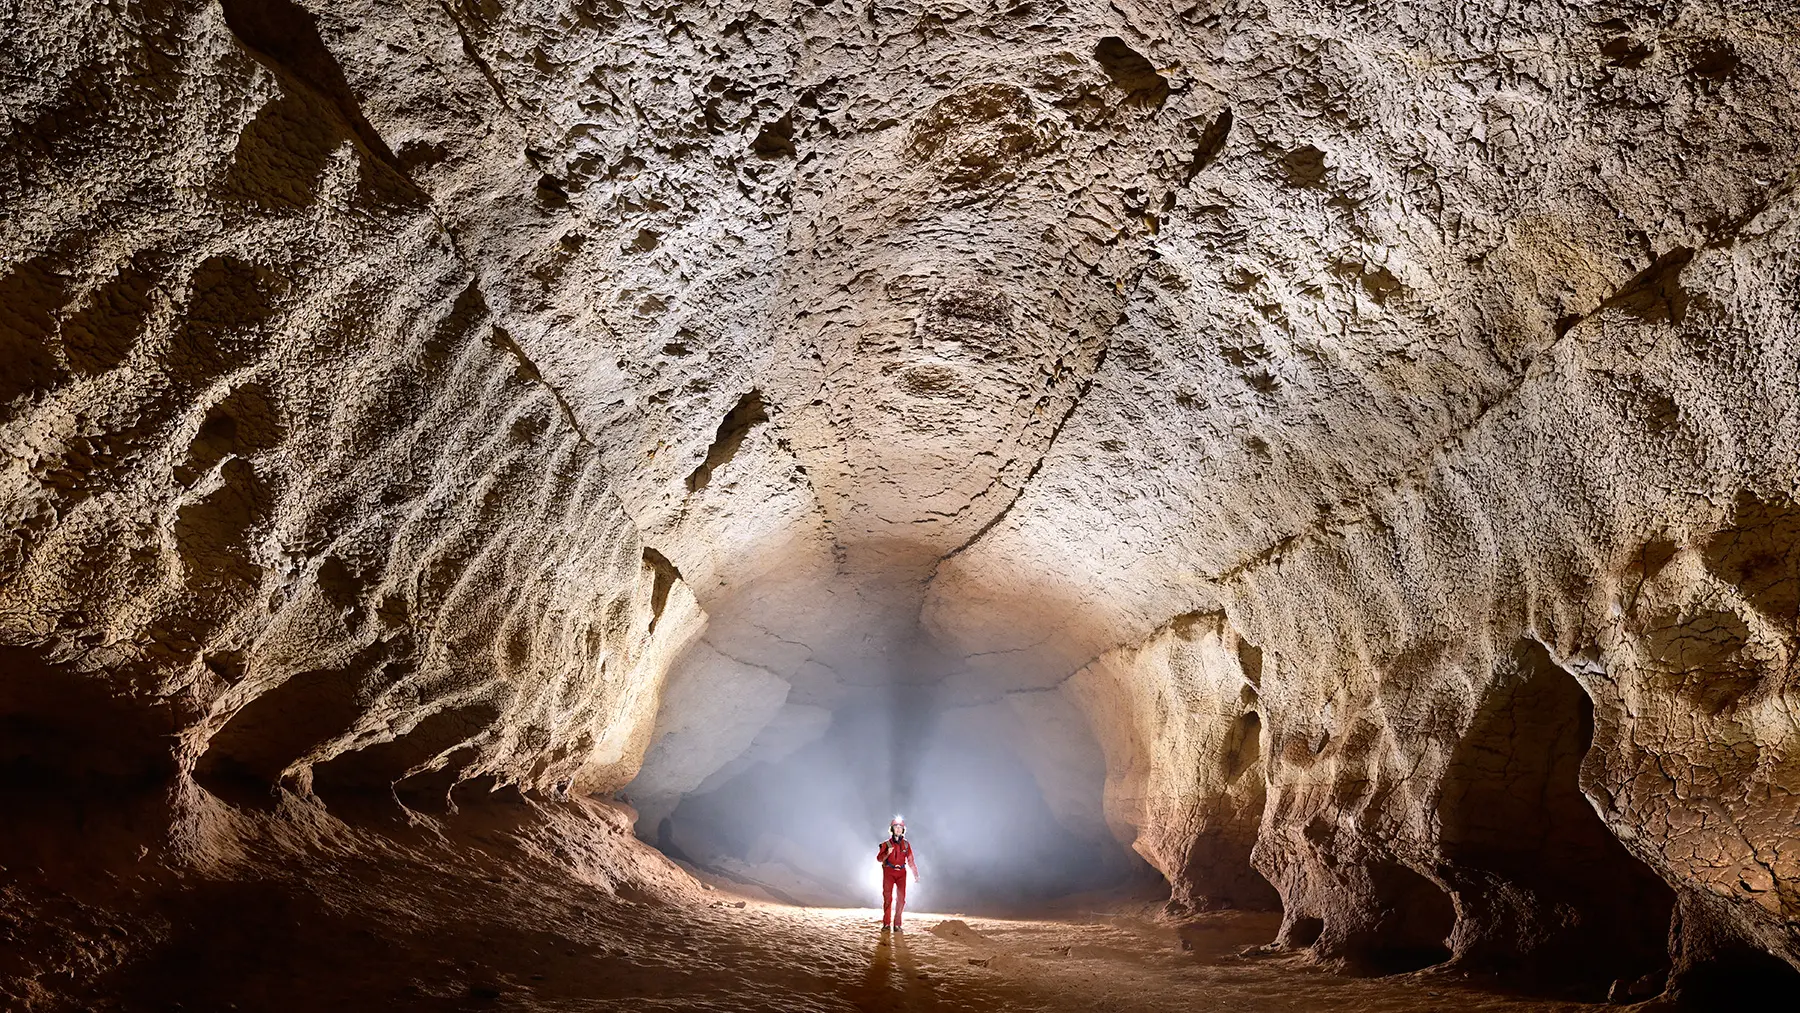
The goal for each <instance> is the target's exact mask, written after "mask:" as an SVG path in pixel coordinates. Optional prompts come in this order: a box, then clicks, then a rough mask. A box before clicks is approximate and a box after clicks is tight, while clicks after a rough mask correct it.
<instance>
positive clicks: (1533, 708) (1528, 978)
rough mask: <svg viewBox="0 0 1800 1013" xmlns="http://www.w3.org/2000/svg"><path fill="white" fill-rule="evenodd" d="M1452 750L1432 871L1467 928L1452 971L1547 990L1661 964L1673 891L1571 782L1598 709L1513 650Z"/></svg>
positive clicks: (1557, 670) (1529, 647)
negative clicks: (1439, 850)
mask: <svg viewBox="0 0 1800 1013" xmlns="http://www.w3.org/2000/svg"><path fill="white" fill-rule="evenodd" d="M1503 667H1504V668H1505V669H1506V670H1507V671H1506V672H1505V678H1504V680H1503V681H1502V682H1501V684H1500V685H1499V687H1498V688H1496V689H1495V690H1494V692H1493V693H1492V694H1490V696H1489V697H1488V698H1487V700H1486V701H1484V703H1483V705H1482V707H1481V708H1480V710H1479V711H1478V712H1477V714H1476V716H1475V720H1474V722H1473V724H1472V725H1471V727H1470V729H1469V732H1468V733H1467V734H1466V735H1465V736H1464V737H1463V739H1462V740H1461V742H1460V743H1459V744H1458V746H1457V748H1456V750H1455V752H1454V753H1453V754H1452V757H1451V762H1450V771H1449V774H1448V776H1447V777H1446V778H1445V783H1444V789H1443V793H1442V796H1441V797H1440V800H1439V803H1438V812H1439V817H1440V819H1441V820H1442V821H1443V852H1444V856H1445V858H1447V859H1448V863H1447V864H1446V866H1445V867H1444V868H1443V869H1442V870H1441V873H1442V875H1443V877H1444V879H1445V881H1446V882H1447V883H1448V884H1449V885H1450V886H1451V887H1452V888H1453V889H1454V890H1455V891H1456V893H1457V894H1458V900H1459V905H1460V907H1461V909H1462V918H1461V919H1460V920H1459V922H1458V924H1457V927H1456V932H1455V934H1454V936H1453V937H1452V939H1451V945H1452V947H1453V948H1454V949H1455V951H1456V956H1457V960H1458V963H1459V964H1460V965H1461V966H1464V967H1468V968H1471V969H1479V970H1486V971H1497V972H1502V973H1506V974H1508V975H1509V976H1511V977H1514V978H1515V979H1517V980H1520V981H1522V982H1526V983H1537V984H1541V985H1545V986H1554V985H1570V984H1578V983H1583V982H1585V983H1588V984H1590V985H1597V986H1598V987H1600V988H1602V989H1603V988H1605V986H1606V984H1607V983H1608V982H1611V981H1614V980H1617V979H1624V980H1636V979H1639V978H1641V977H1643V976H1644V975H1647V974H1653V973H1656V972H1658V971H1659V970H1660V969H1664V968H1666V967H1667V966H1668V956H1667V947H1666V942H1665V940H1666V936H1667V932H1668V925H1669V917H1670V913H1671V911H1672V909H1673V906H1674V901H1675V898H1674V894H1673V892H1672V891H1671V890H1670V889H1669V887H1668V886H1667V885H1666V884H1665V883H1664V882H1663V881H1662V880H1661V879H1660V878H1658V877H1657V876H1656V874H1655V873H1653V872H1651V871H1650V869H1649V868H1648V867H1647V866H1645V865H1644V864H1643V863H1642V862H1640V861H1639V860H1638V859H1637V858H1636V857H1634V856H1633V855H1632V854H1631V853H1630V852H1629V851H1628V850H1626V848H1625V846H1624V845H1623V844H1621V843H1620V842H1619V839H1618V838H1617V837H1615V836H1614V835H1613V833H1612V832H1611V831H1610V830H1608V829H1607V827H1606V824H1605V823H1604V822H1602V820H1601V819H1600V816H1599V814H1598V813H1597V812H1596V811H1595V810H1594V807H1593V805H1592V804H1591V803H1590V802H1589V801H1588V799H1587V797H1586V795H1585V794H1584V793H1583V792H1582V789H1581V785H1580V774H1581V765H1582V761H1583V758H1584V757H1585V756H1586V755H1587V752H1588V749H1589V748H1590V746H1591V745H1592V743H1593V738H1594V707H1593V702H1592V701H1591V700H1590V699H1589V698H1588V696H1587V694H1586V693H1585V692H1584V691H1583V690H1582V688H1581V686H1580V684H1579V683H1577V682H1576V681H1575V678H1574V677H1573V676H1572V675H1570V674H1569V673H1568V672H1566V671H1564V670H1563V669H1562V668H1561V667H1559V666H1558V665H1557V664H1556V663H1555V661H1554V660H1553V659H1552V658H1551V657H1550V655H1549V653H1548V652H1547V651H1546V650H1545V649H1544V647H1543V646H1542V645H1541V644H1538V643H1537V642H1536V641H1532V640H1522V641H1520V642H1519V644H1518V645H1517V646H1516V647H1515V649H1514V651H1513V654H1512V657H1511V658H1510V659H1509V660H1508V661H1507V662H1505V663H1504V666H1503Z"/></svg>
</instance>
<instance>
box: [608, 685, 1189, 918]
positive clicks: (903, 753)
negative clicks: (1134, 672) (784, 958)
mask: <svg viewBox="0 0 1800 1013" xmlns="http://www.w3.org/2000/svg"><path fill="white" fill-rule="evenodd" d="M1086 787H1089V788H1091V789H1093V790H1095V791H1097V790H1098V788H1099V785H1098V784H1094V785H1090V786H1086ZM1088 801H1089V804H1090V805H1091V806H1093V807H1094V808H1098V806H1099V799H1098V798H1094V799H1091V800H1088ZM894 815H903V816H904V817H905V818H906V822H907V828H908V833H907V836H908V839H909V840H911V841H912V843H913V846H914V848H915V849H916V850H917V854H918V860H919V863H920V881H919V882H918V883H916V884H914V885H912V886H911V887H910V888H909V889H910V891H911V892H910V893H909V895H908V906H909V908H910V909H913V910H918V911H965V910H982V911H987V912H990V913H992V912H996V911H1014V912H1017V911H1029V910H1032V909H1034V908H1045V907H1049V906H1051V905H1052V903H1053V902H1055V901H1057V900H1059V899H1061V898H1064V897H1066V896H1067V895H1070V894H1075V893H1082V892H1086V891H1094V890H1103V889H1107V888H1114V889H1121V888H1129V887H1131V886H1138V887H1141V886H1143V885H1144V884H1145V882H1147V881H1151V880H1155V881H1160V880H1159V878H1158V877H1157V876H1156V874H1155V873H1154V871H1153V870H1151V869H1150V868H1149V867H1148V866H1147V865H1145V864H1144V862H1143V860H1142V859H1141V858H1138V857H1137V856H1135V855H1132V854H1130V853H1129V852H1127V851H1126V850H1125V849H1124V848H1123V847H1121V846H1120V845H1119V844H1118V842H1117V841H1116V840H1114V839H1113V838H1112V837H1111V836H1110V835H1106V836H1082V835H1080V834H1078V833H1076V832H1074V831H1072V830H1071V829H1070V828H1069V827H1067V826H1065V825H1064V824H1063V823H1061V822H1059V821H1058V820H1057V818H1056V816H1055V814H1054V813H1052V812H1051V810H1050V809H1049V807H1048V806H1047V804H1046V803H1045V800H1044V793H1043V789H1042V788H1041V787H1040V786H1039V784H1038V782H1037V780H1036V779H1035V778H1034V776H1033V775H1032V773H1031V771H1030V770H1029V769H1028V768H1027V767H1026V766H1025V764H1024V762H1023V761H1022V760H1021V759H1020V758H1019V757H1018V756H1017V755H1015V754H1014V752H1013V751H1012V748H1011V746H1009V745H1008V744H1007V743H1006V741H1005V738H1004V737H1003V736H1002V735H1000V734H999V730H998V729H995V728H991V727H988V726H987V725H986V724H985V723H984V721H983V719H982V717H981V716H979V715H977V716H974V717H973V718H972V719H968V720H958V715H957V714H956V713H955V712H944V711H931V710H928V709H924V708H918V707H908V706H905V704H904V703H902V702H898V701H890V702H889V703H888V704H887V705H885V706H875V705H863V706H860V707H853V708H851V709H848V710H845V711H840V712H838V713H837V714H836V715H835V717H834V720H833V721H832V724H831V727H830V728H829V729H828V730H827V731H826V733H825V734H824V735H823V736H822V737H821V738H819V739H818V740H817V741H815V742H813V743H810V744H808V745H806V746H804V747H802V748H800V749H799V750H797V751H795V752H794V753H791V754H789V755H788V756H785V757H783V758H781V759H780V760H777V761H775V762H772V763H759V764H756V765H754V766H752V767H750V768H749V769H746V770H744V771H742V772H740V773H738V774H737V775H735V776H734V777H732V778H730V779H729V780H727V781H725V782H723V783H722V784H720V785H718V786H717V787H714V788H711V790H708V791H706V792H704V793H700V794H694V795H690V796H687V797H685V798H683V799H682V801H681V803H680V805H678V806H677V807H676V808H675V809H674V810H673V811H672V812H671V813H670V815H668V816H666V817H664V818H663V820H662V821H660V822H659V823H658V825H657V826H655V827H640V828H639V832H640V834H642V835H643V836H645V837H646V839H648V840H651V841H652V842H653V843H655V844H657V845H658V846H659V847H661V848H662V849H663V850H664V851H665V853H667V854H669V855H670V856H671V857H674V858H677V859H681V860H683V861H687V862H690V863H692V864H693V865H695V866H697V867H698V868H699V869H701V870H703V871H706V872H709V873H712V874H713V875H715V876H721V877H723V878H725V879H726V880H728V881H733V882H736V883H739V884H741V885H743V886H746V887H753V888H755V887H760V888H762V889H764V890H766V891H767V892H768V893H769V894H770V895H771V896H773V897H775V898H777V899H781V900H785V901H790V902H796V903H808V904H825V905H837V906H854V907H868V906H871V905H879V903H880V894H879V890H880V879H879V875H878V868H879V867H878V865H877V863H876V862H875V849H876V845H877V844H878V843H879V842H880V841H881V840H883V839H884V838H885V837H886V836H887V824H888V821H889V819H890V818H891V817H893V816H894Z"/></svg>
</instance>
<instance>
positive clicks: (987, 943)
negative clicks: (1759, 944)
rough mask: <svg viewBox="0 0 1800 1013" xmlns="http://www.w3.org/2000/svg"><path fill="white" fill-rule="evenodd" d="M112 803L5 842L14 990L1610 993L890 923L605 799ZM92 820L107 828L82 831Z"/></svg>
mask: <svg viewBox="0 0 1800 1013" xmlns="http://www.w3.org/2000/svg"><path fill="white" fill-rule="evenodd" d="M208 805H211V803H208ZM93 816H94V812H93V810H91V809H89V810H87V811H86V813H85V815H84V813H83V812H82V811H81V810H79V809H75V810H70V811H67V812H65V813H64V814H63V817H62V819H60V820H56V821H54V822H63V821H64V820H66V821H67V823H66V824H65V826H64V827H62V828H61V829H62V830H63V831H65V833H57V834H51V835H43V836H40V835H39V834H37V833H16V834H13V835H11V836H10V837H8V838H5V839H4V840H3V841H0V866H4V868H5V871H4V874H3V875H0V1000H4V1001H0V1008H5V1009H9V1010H12V1009H19V1010H30V1011H43V1010H95V1011H100V1010H106V1011H114V1010H117V1011H137V1010H155V1011H171V1010H183V1011H193V1010H205V1011H213V1010H261V1011H287V1010H293V1011H300V1010H306V1011H313V1010H323V1009H344V1010H365V1009H366V1010H415V1009H416V1010H458V1011H462V1010H509V1011H513V1010H521V1011H525V1010H545V1011H550V1010H556V1011H564V1010H568V1011H599V1010H621V1011H623V1010H630V1011H647V1010H720V1011H725V1010H731V1011H744V1010H781V1011H808V1010H839V1011H843V1010H875V1011H886V1010H984V1011H994V1010H1008V1011H1010V1010H1017V1011H1031V1010H1171V1011H1173V1010H1183V1011H1188V1010H1218V1011H1235V1010H1243V1011H1282V1010H1294V1011H1309V1010H1318V1011H1327V1010H1329V1011H1351V1010H1354V1011H1371V1013H1376V1011H1379V1013H1425V1011H1431V1010H1437V1011H1442V1013H1451V1011H1484V1013H1485V1011H1492V1013H1503V1011H1504V1013H1512V1011H1521V1013H1522V1011H1527V1010H1531V1011H1552V1010H1576V1009H1584V1008H1588V1009H1591V1008H1593V1007H1586V1006H1582V1005H1578V1004H1573V1003H1565V1002H1549V1001H1543V1000H1530V999H1520V998H1511V997H1506V996H1502V995H1499V994H1496V993H1493V992H1489V991H1484V990H1481V989H1478V988H1471V987H1469V986H1468V985H1467V984H1466V983H1464V982H1461V981H1457V980H1454V979H1452V978H1451V977H1449V976H1446V975H1444V974H1441V973H1440V974H1433V973H1431V972H1422V973H1420V974H1415V975H1405V976H1398V977H1387V978H1346V977H1340V976H1336V975H1333V974H1330V973H1328V972H1326V971H1325V970H1322V969H1320V968H1317V967H1311V966H1307V965H1306V964H1304V963H1303V962H1302V960H1301V959H1300V958H1298V957H1294V956H1276V957H1243V956H1239V951H1241V950H1244V949H1245V948H1246V947H1250V946H1253V945H1255V944H1258V943H1261V942H1263V941H1266V940H1268V939H1269V938H1271V937H1272V936H1273V935H1274V932H1275V927H1276V924H1277V921H1276V918H1275V916H1272V915H1263V914H1241V913H1222V914H1216V915H1209V916H1204V917H1202V918H1200V919H1198V920H1196V921H1193V922H1190V923H1187V924H1184V925H1180V926H1177V925H1174V924H1171V923H1170V922H1168V921H1167V920H1166V919H1163V918H1161V917H1159V916H1158V915H1157V913H1156V912H1157V908H1156V907H1155V906H1154V905H1150V904H1144V903H1141V902H1132V903H1125V904H1120V905H1114V906H1111V907H1107V908H1106V909H1104V910H1080V909H1077V908H1071V907H1068V906H1066V905H1065V907H1064V908H1062V909H1061V910H1058V911H1056V912H1054V913H1053V916H1052V917H1046V918H1043V919H1041V920H1040V919H1029V918H1024V919H1022V918H1005V919H1002V918H993V917H978V916H974V915H958V914H941V913H933V912H928V911H913V912H909V914H908V922H909V925H908V931H907V932H905V933H904V934H898V935H894V936H893V937H891V938H884V936H883V935H882V933H881V932H880V931H879V927H878V924H877V921H878V918H877V912H875V911H872V910H855V909H827V908H800V907H793V906H788V905H781V904H773V903H767V902H760V901H756V900H751V899H747V898H743V897H739V896H737V895H735V894H733V893H731V892H729V891H728V890H724V889H714V888H710V887H702V886H699V885H697V884H696V883H695V881H694V880H692V879H690V878H688V877H687V875H686V874H685V873H682V872H680V871H679V870H677V869H675V868H674V866H672V865H671V864H670V863H668V862H667V861H666V860H664V859H663V858H662V857H661V856H660V855H657V854H655V853H654V852H651V851H650V849H648V848H646V847H644V846H642V845H639V844H637V842H635V841H634V840H631V839H630V837H629V824H628V823H627V822H624V821H623V820H622V819H620V818H619V817H618V816H617V815H616V814H609V813H608V812H607V811H606V810H604V809H603V808H602V807H598V806H592V805H589V806H562V807H536V806H532V807H523V806H512V807H510V808H509V807H496V808H494V809H493V810H491V811H488V812H485V813H482V812H465V813H464V815H463V816H462V817H460V818H459V819H458V820H457V821H455V822H454V824H436V823H426V824H423V825H415V826H410V827H395V826H388V827H385V828H382V829H379V830H371V829H369V828H368V827H366V826H364V827H355V826H350V825H347V824H344V823H341V822H339V821H337V820H335V819H334V818H331V817H329V816H328V815H325V814H322V813H321V812H318V811H314V810H310V809H307V808H305V807H290V808H289V809H288V810H286V811H284V812H282V813H280V814H276V815H273V816H269V815H259V814H252V815H246V814H244V813H242V812H239V811H237V810H232V809H229V808H226V807H224V806H213V807H212V809H211V810H209V811H208V812H206V813H203V814H202V817H203V818H199V819H194V820H190V821H188V823H186V824H184V825H185V826H186V827H187V828H188V829H187V831H186V832H185V833H184V835H183V836H184V840H185V841H186V842H187V843H186V844H184V845H183V846H184V847H186V848H187V849H188V850H187V851H186V852H184V858H183V861H181V862H172V861H166V860H165V859H166V858H167V857H168V856H167V855H159V854H158V853H157V852H156V849H154V848H146V847H143V846H141V845H140V844H137V843H135V841H134V839H133V836H132V835H129V834H126V833H124V832H123V831H124V830H126V829H129V828H128V827H127V826H125V825H124V824H118V825H113V826H111V828H110V829H109V824H114V823H115V820H114V818H113V817H112V816H110V815H109V816H108V817H107V818H106V819H103V820H96V819H93V818H91V817H93ZM127 822H129V820H128V821H127ZM76 826H84V827H85V828H86V831H87V833H86V834H85V836H79V837H78V836H71V835H68V834H67V833H66V831H69V830H73V829H74V828H75V827H76ZM33 840H37V841H43V842H49V841H62V842H67V841H71V840H79V841H80V842H82V843H81V844H80V845H79V846H75V847H68V846H62V845H60V844H59V845H56V846H48V845H46V846H43V847H34V846H32V844H31V842H32V841H33ZM196 841H198V842H200V844H199V845H195V844H194V842H196ZM1102 906H1103V907H1104V905H1102ZM1046 914H1050V913H1049V912H1046Z"/></svg>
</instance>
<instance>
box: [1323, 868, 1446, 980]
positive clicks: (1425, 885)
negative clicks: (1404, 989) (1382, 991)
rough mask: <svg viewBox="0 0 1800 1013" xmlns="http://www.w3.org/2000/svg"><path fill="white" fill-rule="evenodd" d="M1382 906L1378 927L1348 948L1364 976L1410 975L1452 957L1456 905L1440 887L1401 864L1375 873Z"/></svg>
mask: <svg viewBox="0 0 1800 1013" xmlns="http://www.w3.org/2000/svg"><path fill="white" fill-rule="evenodd" d="M1369 881H1370V885H1371V886H1372V888H1373V890H1374V894H1375V899H1376V903H1377V904H1378V905H1379V911H1378V913H1377V920H1376V923H1375V926H1374V928H1373V929H1372V930H1371V931H1368V932H1357V933H1352V934H1351V935H1350V937H1349V938H1348V939H1347V940H1346V941H1345V944H1344V955H1345V957H1346V958H1347V960H1348V962H1349V964H1350V968H1351V969H1352V970H1354V971H1356V972H1358V973H1362V974H1373V975H1382V974H1404V973H1406V972H1408V971H1417V970H1420V969H1423V968H1427V967H1431V966H1434V965H1436V964H1441V963H1443V962H1444V961H1446V960H1449V959H1450V943H1449V937H1450V933H1451V931H1452V930H1453V929H1454V928H1455V927H1456V905H1455V902H1453V901H1452V900H1451V899H1450V895H1449V894H1447V893H1445V892H1444V891H1443V890H1442V889H1440V888H1439V887H1438V885H1437V884H1436V883H1433V882H1432V881H1431V880H1429V879H1426V878H1425V877H1424V876H1421V875H1419V874H1418V873H1417V872H1414V871H1413V870H1411V869H1409V868H1407V867H1406V866H1404V865H1401V864H1400V863H1398V862H1381V863H1378V864H1376V865H1374V866H1371V867H1370V869H1369Z"/></svg>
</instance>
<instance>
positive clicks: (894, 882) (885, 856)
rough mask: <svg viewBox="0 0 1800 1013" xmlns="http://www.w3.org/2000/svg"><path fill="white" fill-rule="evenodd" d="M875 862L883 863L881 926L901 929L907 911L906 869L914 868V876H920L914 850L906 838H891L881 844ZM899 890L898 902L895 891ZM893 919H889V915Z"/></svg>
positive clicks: (876, 851) (876, 852)
mask: <svg viewBox="0 0 1800 1013" xmlns="http://www.w3.org/2000/svg"><path fill="white" fill-rule="evenodd" d="M875 860H876V861H878V862H880V863H881V925H882V927H883V928H886V927H887V926H888V925H889V924H892V925H893V926H894V928H899V927H900V916H901V914H902V913H904V912H905V911H906V867H907V866H909V865H910V866H912V871H913V875H914V876H917V875H918V874H919V863H918V862H917V861H916V860H914V859H913V848H912V844H910V843H909V842H908V841H907V840H906V838H904V837H902V838H900V839H899V840H895V839H894V838H892V837H889V838H888V839H887V840H885V841H882V842H881V847H879V848H877V849H876V850H875ZM895 890H899V891H900V896H899V899H898V900H896V899H895V897H894V891H895ZM890 912H891V913H892V914H893V918H892V919H889V917H888V915H889V913H890Z"/></svg>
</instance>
